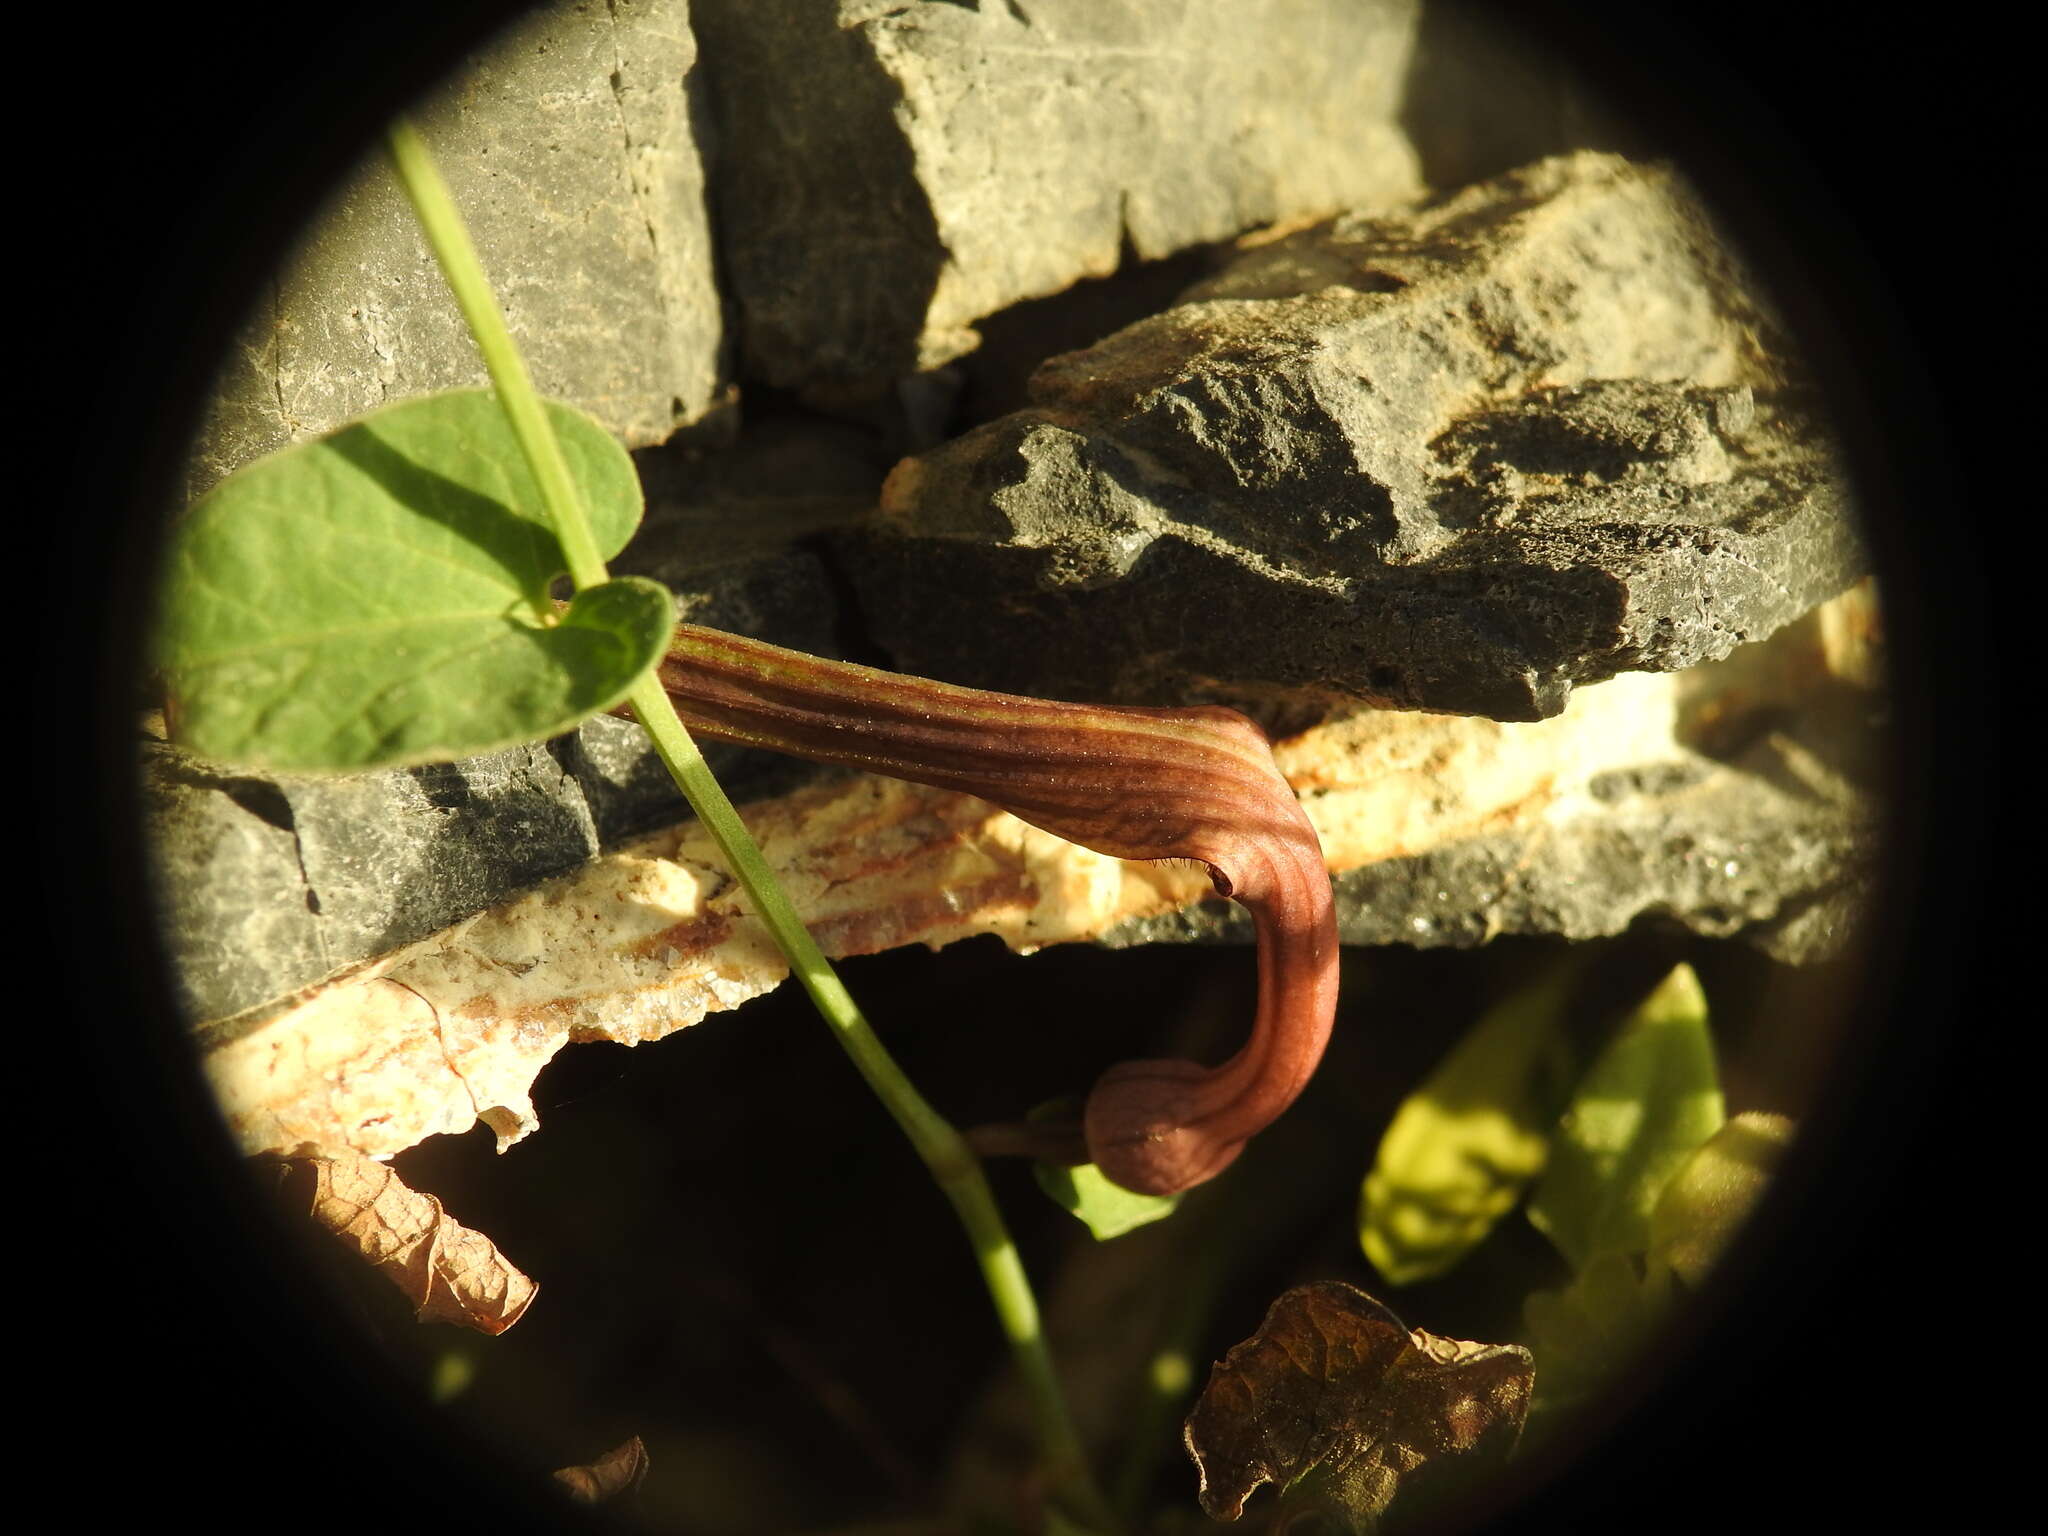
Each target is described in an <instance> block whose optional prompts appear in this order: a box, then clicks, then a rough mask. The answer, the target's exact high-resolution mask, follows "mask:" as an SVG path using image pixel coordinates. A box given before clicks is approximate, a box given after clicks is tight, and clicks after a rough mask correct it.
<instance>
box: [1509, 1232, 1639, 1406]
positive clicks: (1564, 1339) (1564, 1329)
mask: <svg viewBox="0 0 2048 1536" xmlns="http://www.w3.org/2000/svg"><path fill="white" fill-rule="evenodd" d="M1672 1299H1673V1298H1672V1292H1671V1272H1670V1271H1669V1270H1668V1269H1666V1268H1664V1267H1663V1266H1661V1265H1658V1264H1649V1265H1645V1264H1644V1263H1643V1262H1642V1260H1641V1259H1640V1258H1639V1257H1638V1256H1636V1255H1633V1254H1626V1253H1612V1252H1610V1253H1601V1254H1598V1255H1596V1256H1595V1257H1594V1258H1593V1259H1592V1260H1590V1261H1589V1262H1588V1263H1587V1264H1586V1266H1585V1268H1583V1269H1581V1270H1580V1271H1579V1273H1578V1274H1577V1276H1575V1277H1574V1278H1573V1280H1572V1283H1571V1284H1570V1285H1568V1286H1565V1287H1564V1288H1563V1289H1561V1290H1555V1291H1538V1292H1536V1293H1535V1294H1534V1295H1532V1296H1530V1298H1529V1299H1528V1302H1527V1303H1526V1304H1525V1307H1524V1315H1525V1317H1526V1320H1527V1322H1528V1325H1529V1352H1530V1354H1532V1355H1533V1356H1534V1357H1535V1361H1536V1395H1535V1399H1534V1401H1533V1402H1532V1403H1531V1405H1530V1422H1531V1426H1532V1429H1533V1427H1534V1426H1535V1425H1536V1424H1537V1423H1538V1422H1539V1421H1543V1422H1549V1421H1550V1416H1551V1414H1552V1413H1553V1412H1554V1411H1555V1410H1557V1409H1560V1408H1566V1407H1570V1406H1572V1405H1574V1404H1578V1403H1583V1402H1585V1401H1586V1400H1588V1399H1589V1398H1591V1397H1592V1396H1593V1395H1594V1394H1596V1393H1597V1392H1599V1391H1600V1390H1601V1389H1603V1388H1604V1387H1605V1386H1606V1385H1607V1384H1608V1383H1609V1382H1610V1381H1612V1380H1613V1379H1614V1378H1615V1377H1616V1376H1617V1375H1618V1374H1620V1373H1621V1372H1622V1371H1624V1370H1626V1369H1627V1368H1628V1367H1629V1366H1630V1365H1631V1364H1632V1363H1633V1362H1634V1360H1635V1358H1636V1356H1637V1354H1638V1353H1640V1352H1641V1351H1642V1350H1643V1349H1644V1348H1645V1347H1647V1346H1648V1345H1649V1344H1650V1342H1651V1340H1652V1339H1653V1338H1654V1337H1655V1336H1656V1333H1657V1331H1658V1330H1659V1329H1660V1328H1661V1327H1663V1325H1664V1323H1665V1322H1666V1321H1667V1320H1668V1319H1669V1317H1670V1315H1671V1304H1672Z"/></svg>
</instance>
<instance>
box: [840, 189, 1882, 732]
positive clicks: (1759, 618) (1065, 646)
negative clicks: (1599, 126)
mask: <svg viewBox="0 0 2048 1536" xmlns="http://www.w3.org/2000/svg"><path fill="white" fill-rule="evenodd" d="M1785 357H1786V350H1785V347H1784V344H1783V342H1782V340H1781V339H1779V338H1777V337H1776V336H1775V335H1774V334H1773V327H1772V322H1771V320H1770V317H1769V315H1768V312H1767V310H1766V309H1765V307H1764V305H1763V304H1762V302H1761V301H1760V300H1759V298H1758V296H1757V295H1755V294H1754V293H1753V292H1752V291H1751V290H1750V289H1749V288H1748V287H1747V286H1746V285H1745V282H1744V279H1743V276H1742V274H1741V273H1740V271H1739V270H1738V269H1737V268H1736V266H1735V265H1734V263H1733V262H1732V261H1731V259H1730V257H1729V255H1728V253H1727V252H1726V251H1725V250H1724V248H1723V247H1722V246H1721V244H1720V243H1719V241H1718V240H1717V239H1716V237H1715V235H1714V234H1713V232H1712V231H1711V229H1710V228H1709V227H1708V226H1707V224H1706V222H1705V219H1704V216H1703V215H1702V213H1701V212H1700V211H1699V210H1698V208H1697V207H1696V206H1695V205H1694V204H1693V202H1692V201H1691V199H1690V197H1689V196H1688V194H1687V193H1686V191H1685V189H1684V187H1683V186H1682V185H1681V184H1680V183H1679V182H1678V181H1677V180H1676V179H1675V177H1674V176H1673V175H1672V174H1671V173H1669V172H1668V171H1665V170H1662V169H1659V168H1655V167H1646V166H1640V165H1636V164H1632V163H1630V162H1628V161H1626V160H1623V159H1621V158H1619V157H1617V156H1612V155H1601V154H1592V153H1586V154H1579V155H1574V156H1565V157H1559V158H1556V159H1552V160H1548V161H1544V162H1541V163H1539V164H1537V165H1534V166H1531V167H1528V168H1526V169H1524V170H1522V171H1519V172H1516V173H1513V174H1510V175H1507V176H1504V177H1501V178H1498V179H1496V180H1494V181H1491V182H1487V183H1484V184H1481V185H1479V186H1476V187H1471V188H1467V189H1466V190H1465V191H1464V192H1462V193H1459V194H1458V195H1456V196H1455V197H1452V198H1450V199H1448V200H1446V201H1443V202H1440V203H1437V204H1435V205H1433V206H1430V207H1428V208H1426V209H1423V210H1421V211H1418V212H1414V213H1410V214H1402V215H1390V216H1383V217H1377V218H1368V217H1363V216H1346V217H1343V218H1339V219H1336V220H1334V221H1331V222H1329V223H1326V224H1324V225H1321V226H1319V227H1317V228H1315V229H1312V230H1307V231H1304V232H1301V233H1299V234H1296V235H1293V236H1291V237H1288V238H1285V239H1281V240H1278V241H1274V242H1271V243H1267V244H1264V245H1260V246H1256V247H1255V248H1253V249H1251V250H1249V251H1248V252H1247V254H1246V255H1245V256H1244V257H1243V258H1242V259H1241V260H1239V261H1238V262H1237V263H1235V264H1234V265H1232V266H1231V267H1229V268H1228V269H1226V270H1225V271H1224V272H1223V273H1221V274H1220V275H1218V276H1217V277H1216V278H1214V279H1212V280H1210V281H1208V282H1206V283H1204V284H1202V285H1200V286H1198V288H1197V289H1195V290H1194V291H1193V292H1192V293H1191V294H1190V295H1189V296H1188V299H1187V302H1184V303H1182V304H1181V305H1179V306H1178V307H1176V308H1173V309H1171V310H1168V311H1167V312H1165V313H1163V314H1160V315H1158V316H1156V317H1154V318H1152V319H1150V320H1146V321H1141V322H1139V323H1138V324H1136V325H1133V326H1130V327H1127V328H1126V329H1124V330H1123V331H1120V332H1118V333H1117V334H1116V335H1114V336H1111V337H1109V338H1108V339H1106V340H1105V341H1103V342H1102V343H1100V344H1099V345H1097V346H1094V347H1091V348H1088V349H1086V350H1084V351H1081V352H1076V353H1070V354H1067V355H1065V356H1062V357H1058V358H1055V359H1053V360H1051V361H1050V362H1048V363H1047V364H1046V365H1045V366H1044V367H1042V368H1041V369H1040V370H1039V372H1038V374H1037V375H1036V376H1035V377H1034V379H1033V381H1032V388H1031V392H1032V396H1033V404H1032V406H1031V407H1030V408H1028V409H1026V410H1023V411H1019V412H1016V413H1014V414H1012V415H1010V416H1007V417H1004V418H1002V419H1000V420H997V421H995V422H991V423H989V424H988V425H986V426H984V427H981V428H979V429H977V430H976V431H973V432H970V433H968V434H966V435H965V436H963V437H961V438H959V439H956V440H955V441H954V442H952V443H950V444H947V445H945V446H943V447H941V448H939V449H936V450H934V451H932V452H930V453H927V454H925V455H922V456H921V457H918V458H915V459H911V460H908V461H906V462H905V463H904V464H903V465H902V466H900V467H899V468H898V469H897V470H896V472H895V473H894V474H892V476H891V477H890V480H889V483H888V485H887V487H886V489H885V492H884V502H883V518H882V519H881V522H880V525H879V527H878V529H877V531H876V533H875V534H874V536H873V537H871V538H868V539H866V540H863V541H861V542H860V543H858V544H857V545H855V546H853V548H852V551H851V553H852V554H853V557H854V559H855V562H856V571H857V580H858V582H859V584H860V586H861V589H862V596H863V599H864V602H865V606H866V610H867V612H868V614H869V616H870V618H871V620H872V622H873V624H874V627H875V630H876V633H877V636H878V638H880V639H881V641H882V642H883V643H884V644H885V645H887V646H888V647H889V648H890V649H891V651H892V652H893V654H894V655H895V656H896V658H897V661H898V663H899V665H901V666H902V667H903V668H904V669H905V670H907V671H913V672H924V673H929V674H932V675H934V676H939V677H944V678H948V679H950V680H954V681H959V682H968V683H974V684H978V685H981V686H986V687H993V688H1001V689H1005V690H1007V691H1013V692H1038V693H1049V694H1054V695H1058V696H1067V697H1093V698H1098V699H1138V698H1171V697H1186V696H1188V695H1190V694H1207V695H1209V696H1212V697H1219V698H1223V699H1225V700H1232V699H1254V700H1255V699H1258V698H1260V697H1270V696H1272V695H1273V694H1275V693H1276V692H1279V693H1286V692H1290V691H1292V692H1295V693H1298V694H1301V695H1304V696H1308V697H1315V696H1322V697H1328V696H1330V695H1337V696H1341V697H1348V698H1355V699H1365V700H1369V701H1371V702H1373V703H1376V704H1379V705H1382V706H1386V707H1391V708H1398V709H1427V710H1444V711H1451V712H1456V713H1461V714H1477V715H1487V716H1491V717H1493V718H1495V719H1498V720H1534V719H1540V718H1543V717H1545V716H1548V715H1552V714H1555V713H1556V712H1557V711H1558V710H1560V709H1561V708H1563V707H1564V704H1565V702H1566V700H1567V699H1568V698H1569V697H1570V694H1571V690H1572V689H1573V687H1575V686H1577V685H1579V684H1582V683H1587V682H1593V681H1597V680H1599V679H1601V678H1606V677H1611V676H1614V675H1615V674H1617V673H1620V672H1625V671H1632V670H1654V671H1675V670H1678V669H1681V668H1684V667H1688V666H1691V665H1693V664H1695V663H1697V662H1700V661H1704V660H1710V659H1712V658H1714V657H1718V656H1723V655H1726V654H1727V653H1728V652H1729V651H1730V650H1731V649H1733V648H1734V647H1735V646H1736V645H1738V644H1740V643H1741V642H1743V641H1745V640H1752V639H1757V638H1759V637H1761V636H1764V635H1767V634H1769V633H1770V632H1771V631H1772V630H1774V629H1776V628H1777V627H1779V626H1780V625H1783V624H1785V623H1787V622H1789V621H1791V620H1792V619H1794V618H1796V617H1798V616H1799V615H1800V614H1802V613H1805V612H1806V611H1808V610H1809V609H1811V608H1812V607H1814V606H1815V605H1816V604H1817V603H1819V602H1821V601H1823V600H1824V599H1826V598H1827V597H1829V596H1831V595H1832V594H1834V593H1836V592H1839V591H1841V590H1842V589H1843V588H1844V587H1846V586H1848V585H1849V584H1850V583H1851V582H1852V581H1853V580H1855V579H1856V577H1857V576H1859V575H1861V574H1862V573H1863V570H1864V556H1863V552H1862V550H1861V547H1860V545H1859V543H1858V540H1857V538H1856V535H1855V532H1854V529H1853V527H1852V526H1851V521H1850V516H1849V509H1848V506H1847V493H1846V490H1845V487H1844V484H1843V480H1842V476H1841V474H1840V472H1839V470H1838V469H1837V467H1836V465H1835V464H1834V462H1833V459H1832V456H1831V454H1830V451H1829V448H1828V444H1827V440H1826V437H1825V435H1824V433H1823V431H1822V430H1821V428H1820V427H1819V426H1818V425H1817V424H1816V423H1815V422H1814V421H1813V420H1811V419H1810V418H1809V417H1808V416H1807V415H1806V414H1805V413H1804V412H1803V411H1802V410H1801V408H1800V404H1799V395H1798V391H1797V389H1796V386H1795V384H1794V382H1793V381H1791V380H1788V378H1787V376H1786V371H1785V370H1786V367H1787V364H1786V362H1785Z"/></svg>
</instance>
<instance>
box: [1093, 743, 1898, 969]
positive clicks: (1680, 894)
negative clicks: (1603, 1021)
mask: <svg viewBox="0 0 2048 1536" xmlns="http://www.w3.org/2000/svg"><path fill="white" fill-rule="evenodd" d="M1768 755H1769V753H1768V749H1762V750H1760V751H1759V752H1758V753H1754V754H1751V755H1750V756H1749V758H1748V760H1746V761H1744V762H1740V763H1735V764H1723V763H1717V762H1714V761H1712V760H1710V759H1707V758H1704V757H1696V756H1681V757H1674V758H1672V759H1671V760H1670V761H1668V762H1662V763H1653V764H1646V765H1644V767H1643V768H1642V769H1640V770H1635V771H1631V772H1630V773H1628V774H1626V775H1619V776H1610V777H1609V779H1608V781H1607V782H1604V783H1601V784H1599V785H1597V786H1596V787H1595V788H1596V794H1597V795H1598V798H1599V799H1600V800H1601V801H1602V802H1603V804H1602V813H1601V814H1600V815H1598V816H1584V817H1580V818H1577V819H1576V820H1574V821H1572V822H1571V823H1570V824H1568V825H1567V826H1566V827H1564V828H1563V829H1561V830H1560V829H1559V828H1556V827H1549V826H1546V827H1542V828H1535V829H1531V828H1520V827H1516V828H1511V829H1509V830H1508V831H1506V832H1504V833H1501V834H1497V835H1489V836H1481V837H1474V838H1469V839H1466V840H1463V841H1461V842H1457V843H1453V844H1451V845H1449V846H1447V847H1444V848H1439V849H1435V850H1432V851H1430V852H1428V853H1424V854H1421V855H1418V856H1416V857H1412V858H1401V859H1389V860H1385V861H1383V862H1380V863H1375V864H1368V865H1365V866H1363V867H1361V868H1358V869H1352V870H1347V871H1345V872H1344V873H1343V874H1341V875H1339V876H1337V878H1336V880H1335V887H1336V893H1337V923H1338V934H1339V937H1340V939H1341V940H1342V942H1344V943H1346V944H1407V945H1410V946H1413V947H1415V948H1418V949H1436V948H1447V947H1448V948H1458V949H1471V948H1476V947H1477V946H1479V945H1481V944H1485V943H1488V942H1489V941H1491V940H1493V939H1495V938H1498V937H1501V936H1502V935H1506V934H1530V935H1543V936H1547V937H1552V938H1566V939H1595V938H1605V937H1609V936H1611V935H1614V934H1618V933H1622V932H1625V931H1626V930H1627V929H1629V928H1631V927H1633V926H1635V925H1637V924H1640V923H1649V924H1653V925H1663V926H1667V927H1671V928H1678V929H1683V930H1685V931H1687V932H1691V933H1696V934H1699V935H1701V936H1703V937H1706V938H1717V939H1725V938H1735V937H1740V938H1742V939H1743V940H1744V941H1746V942H1749V943H1753V944H1756V945H1757V946H1758V947H1759V948H1761V949H1763V950H1764V951H1765V952H1766V953H1768V954H1770V955H1771V956H1772V958H1774V959H1777V960H1780V961H1782V962H1784V963H1786V964H1793V965H1803V964H1808V963H1811V962H1814V961H1818V960H1824V959H1830V958H1833V957H1835V956H1837V955H1839V954H1841V953H1842V952H1843V951H1844V950H1845V949H1847V948H1848V947H1849V946H1850V945H1851V944H1852V942H1853V941H1854V938H1855V935H1856V931H1857V926H1858V924H1859V923H1860V921H1861V919H1862V917H1863V915H1864V914H1865V913H1866V912H1867V911H1868V910H1869V906H1870V901H1871V897H1872V892H1873V887H1874V883H1875V878H1876V869H1875V866H1876V861H1877V847H1878V825H1877V821H1878V810H1877V806H1876V804H1875V802H1874V801H1873V799H1872V798H1871V797H1870V796H1869V795H1868V794H1856V795H1852V796H1848V797H1844V798H1841V799H1836V798H1831V797H1827V796H1820V795H1815V794H1813V793H1811V792H1810V791H1809V790H1807V789H1805V787H1804V786H1800V785H1796V784H1794V785H1785V784H1780V783H1775V782H1773V778H1772V775H1771V772H1770V770H1771V767H1772V765H1771V764H1770V763H1769V762H1768V761H1767V760H1766V759H1767V758H1768ZM1251 938H1252V934H1251V927H1250V924H1249V922H1247V921H1246V920H1245V919H1244V917H1243V913H1242V910H1241V909H1240V908H1237V907H1232V906H1226V905H1224V904H1222V903H1218V902H1204V903H1203V904H1202V905H1200V906H1198V907H1190V908H1184V909H1182V910H1181V911H1179V912H1175V913H1171V914H1169V915H1167V916H1165V917H1161V918H1155V919H1147V920H1142V921H1138V922H1130V923H1125V924H1123V925H1122V926H1121V927H1119V928H1117V929H1115V930H1113V931H1112V932H1111V933H1109V934H1108V935H1106V936H1105V937H1104V939H1103V940H1102V942H1103V943H1105V944H1107V945H1110V946H1111V947H1118V948H1120V947H1125V946H1129V945H1133V944H1151V943H1161V942H1179V943H1188V942H1196V943H1249V942H1250V941H1251Z"/></svg>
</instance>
